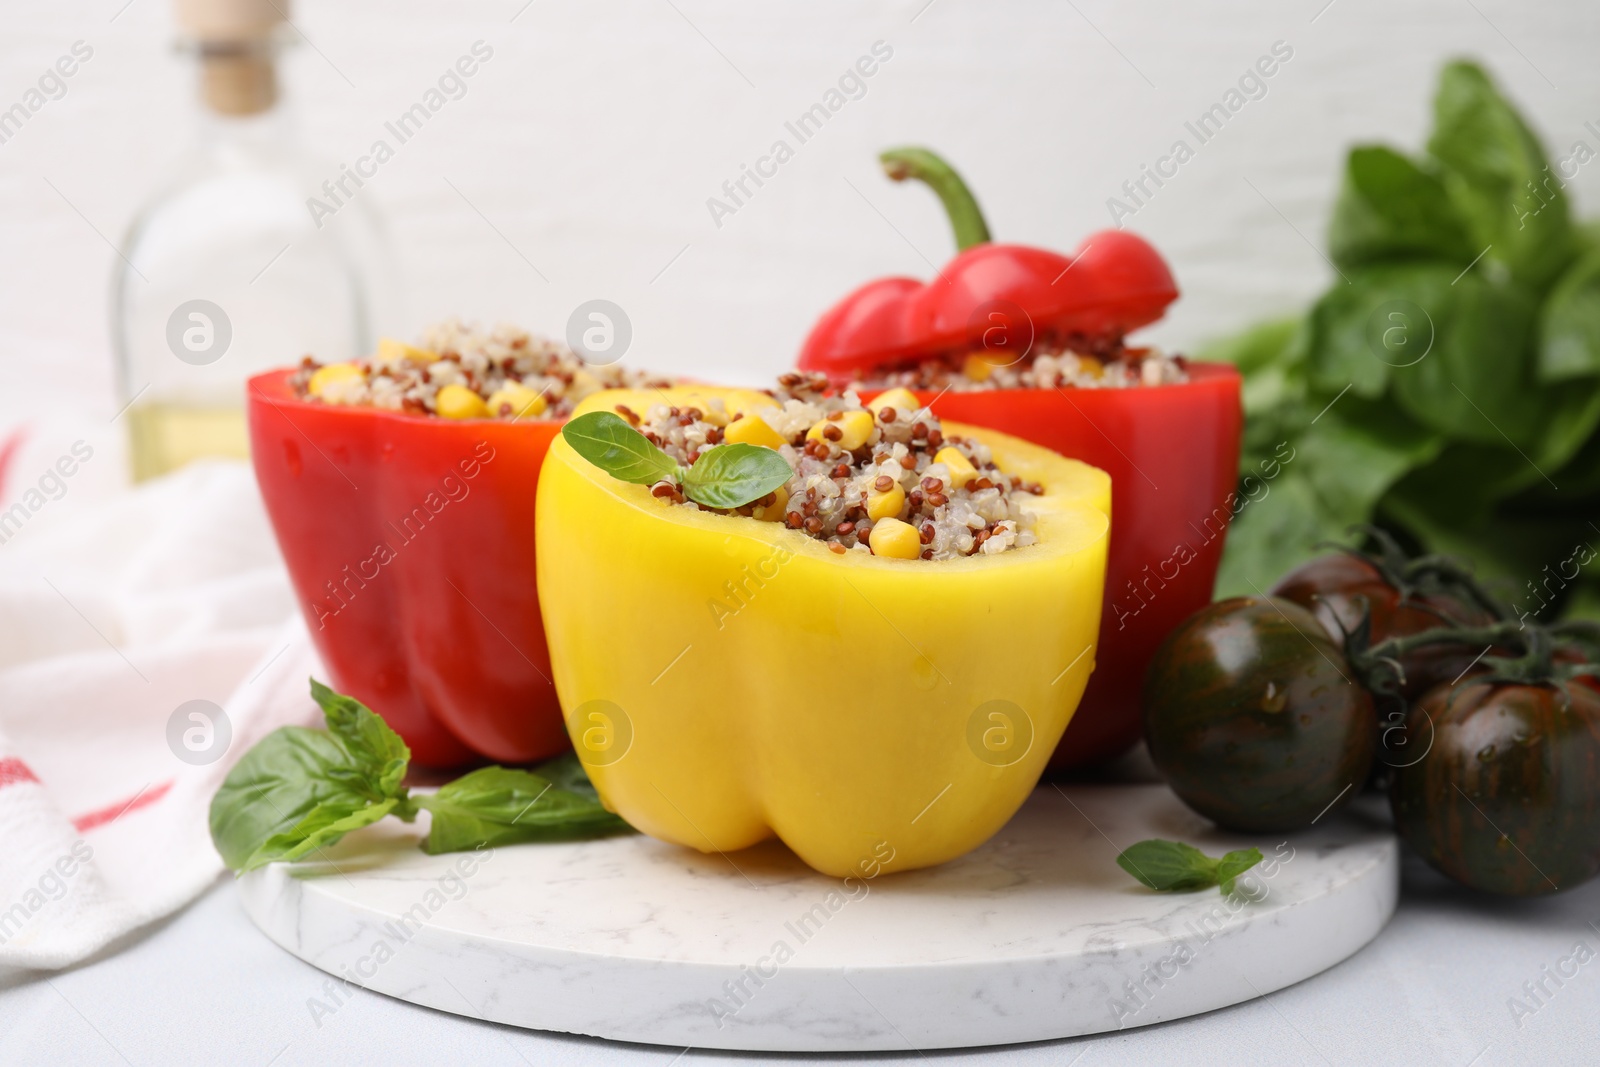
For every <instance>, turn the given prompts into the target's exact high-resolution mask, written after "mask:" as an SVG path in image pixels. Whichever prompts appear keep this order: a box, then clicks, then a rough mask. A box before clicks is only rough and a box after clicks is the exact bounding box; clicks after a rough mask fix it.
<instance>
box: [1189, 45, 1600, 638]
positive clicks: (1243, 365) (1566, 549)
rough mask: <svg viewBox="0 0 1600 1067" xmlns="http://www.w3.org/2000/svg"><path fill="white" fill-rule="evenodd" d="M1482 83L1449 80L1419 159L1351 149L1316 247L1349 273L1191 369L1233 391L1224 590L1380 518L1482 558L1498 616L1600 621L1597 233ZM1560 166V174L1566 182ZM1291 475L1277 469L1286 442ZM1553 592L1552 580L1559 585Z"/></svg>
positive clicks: (1467, 77) (1457, 73)
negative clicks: (1305, 306) (1498, 595)
mask: <svg viewBox="0 0 1600 1067" xmlns="http://www.w3.org/2000/svg"><path fill="white" fill-rule="evenodd" d="M1594 156H1595V152H1594V150H1593V148H1592V147H1591V146H1589V145H1587V144H1586V143H1582V142H1580V143H1579V144H1575V145H1574V146H1573V150H1572V153H1571V154H1570V155H1569V156H1567V157H1566V159H1564V160H1563V162H1562V165H1561V167H1560V168H1552V167H1551V166H1550V165H1549V163H1548V161H1547V159H1546V157H1545V154H1544V151H1543V149H1542V148H1541V146H1540V144H1539V141H1538V139H1537V138H1536V137H1535V136H1534V134H1533V132H1532V131H1531V130H1530V129H1529V128H1528V126H1527V124H1526V123H1525V122H1524V121H1523V120H1522V118H1521V116H1520V115H1518V113H1517V111H1516V109H1515V108H1513V107H1512V106H1511V104H1510V103H1509V102H1508V101H1507V100H1506V99H1505V98H1504V97H1503V96H1501V95H1500V93H1499V92H1498V91H1497V90H1496V88H1495V86H1494V84H1493V83H1492V82H1491V81H1490V79H1489V77H1488V76H1487V75H1486V74H1485V73H1484V72H1483V70H1482V69H1480V68H1479V67H1477V66H1476V65H1474V64H1472V63H1469V62H1462V61H1458V62H1453V63H1451V64H1449V65H1448V66H1446V67H1445V69H1444V71H1443V73H1442V75H1441V77H1440V80H1439V88H1438V93H1437V95H1436V96H1435V98H1434V129H1433V134H1432V136H1431V137H1430V138H1429V140H1428V145H1427V153H1426V155H1424V156H1421V157H1412V156H1408V155H1405V154H1403V153H1401V152H1397V151H1395V150H1393V149H1391V148H1387V147H1383V146H1377V145H1374V146H1362V147H1358V148H1355V149H1354V150H1352V151H1351V153H1350V156H1349V160H1348V162H1347V164H1346V167H1345V173H1344V182H1343V188H1342V189H1341V190H1340V193H1339V199H1338V202H1337V203H1336V204H1335V206H1334V211H1333V218H1332V221H1331V223H1330V225H1329V230H1328V255H1329V257H1330V258H1331V259H1332V261H1333V263H1334V264H1335V265H1336V267H1337V269H1338V273H1339V275H1340V277H1337V278H1335V279H1334V280H1333V282H1332V284H1331V285H1330V286H1329V288H1328V291H1327V293H1326V294H1325V295H1323V297H1322V298H1321V299H1320V300H1318V301H1317V302H1316V304H1315V305H1314V306H1313V307H1312V308H1311V310H1310V311H1309V313H1307V314H1306V315H1304V316H1303V317H1301V318H1297V319H1293V320H1288V321H1278V322H1269V323H1264V324H1262V325H1259V326H1257V327H1255V328H1254V329H1252V330H1250V331H1248V332H1247V333H1245V334H1244V335H1243V336H1241V337H1237V338H1235V339H1232V340H1230V341H1227V342H1224V343H1222V344H1219V345H1216V346H1214V347H1212V348H1211V349H1210V350H1209V351H1206V352H1205V353H1203V355H1204V358H1208V359H1220V360H1226V361H1229V362H1233V363H1236V364H1237V365H1238V366H1239V368H1240V370H1241V371H1242V372H1243V374H1244V378H1245V389H1244V396H1245V412H1246V430H1245V448H1244V458H1243V462H1242V466H1241V477H1242V478H1247V476H1249V477H1254V478H1256V479H1262V478H1263V477H1264V474H1263V472H1267V473H1269V474H1271V475H1273V477H1272V478H1271V480H1270V483H1268V487H1267V490H1266V492H1267V494H1268V495H1270V496H1271V497H1276V498H1277V499H1275V500H1272V501H1270V502H1268V501H1267V500H1266V499H1265V498H1264V497H1262V495H1261V493H1262V490H1261V488H1260V487H1259V485H1252V484H1251V483H1250V482H1249V481H1248V480H1246V481H1244V482H1243V483H1242V485H1241V499H1245V496H1244V492H1243V490H1244V489H1246V488H1251V489H1253V490H1254V492H1253V494H1252V497H1253V499H1254V500H1255V501H1258V502H1257V503H1251V504H1250V505H1248V506H1245V507H1242V508H1239V509H1238V514H1237V518H1236V520H1235V524H1234V527H1233V529H1232V531H1231V532H1230V534H1229V536H1228V550H1227V555H1226V557H1225V559H1224V563H1223V572H1222V576H1221V578H1220V580H1219V586H1220V588H1219V594H1222V595H1231V594H1236V593H1249V592H1251V591H1252V588H1255V589H1265V588H1266V587H1267V586H1268V585H1270V584H1271V583H1272V581H1273V580H1274V579H1275V578H1276V577H1277V576H1278V575H1280V574H1282V573H1283V572H1284V571H1286V570H1287V569H1289V568H1290V567H1292V566H1294V565H1296V564H1298V563H1300V562H1302V561H1303V560H1304V559H1305V558H1307V557H1308V556H1309V555H1311V554H1312V553H1313V552H1314V550H1313V548H1312V546H1313V544H1314V543H1316V542H1318V541H1322V540H1326V539H1327V538H1329V537H1332V536H1335V535H1337V534H1338V533H1340V532H1341V531H1343V530H1344V529H1345V528H1346V527H1347V526H1349V525H1350V524H1352V523H1357V522H1369V521H1374V522H1377V523H1378V524H1380V525H1382V526H1385V527H1387V528H1389V529H1390V530H1391V531H1393V532H1395V533H1396V534H1397V535H1399V536H1400V537H1401V538H1402V540H1405V541H1409V542H1411V544H1412V547H1414V548H1417V549H1421V550H1426V551H1435V552H1448V553H1452V554H1457V555H1462V556H1466V557H1469V558H1472V559H1475V560H1476V561H1478V566H1479V568H1480V571H1481V572H1482V573H1483V575H1484V576H1485V577H1487V578H1489V579H1491V580H1498V581H1499V582H1501V583H1502V588H1503V591H1504V593H1505V595H1506V596H1507V598H1508V599H1510V600H1513V601H1516V602H1517V603H1519V604H1521V605H1522V607H1523V608H1524V609H1526V610H1531V611H1535V612H1538V613H1540V614H1544V615H1550V614H1553V613H1555V612H1558V611H1562V610H1565V611H1566V612H1568V613H1577V614H1586V615H1594V614H1600V563H1597V561H1596V551H1595V548H1593V547H1589V546H1600V433H1597V432H1596V427H1597V424H1600V231H1596V230H1595V229H1592V228H1589V227H1584V226H1579V225H1577V224H1575V223H1574V221H1573V219H1572V214H1571V209H1570V207H1569V204H1568V201H1567V197H1566V194H1565V192H1564V182H1563V178H1565V177H1571V173H1572V170H1573V168H1574V166H1581V165H1582V164H1583V163H1586V162H1588V160H1590V159H1592V158H1594ZM1563 171H1565V172H1566V173H1563ZM1284 442H1287V443H1288V444H1289V445H1290V446H1291V447H1292V449H1293V451H1292V453H1287V454H1291V455H1292V456H1293V459H1292V460H1290V461H1289V462H1287V463H1282V462H1278V463H1274V462H1273V459H1274V457H1275V453H1276V457H1275V458H1276V459H1277V460H1279V461H1281V460H1282V457H1283V455H1284V454H1286V453H1277V452H1276V450H1277V449H1279V448H1280V447H1281V445H1282V443H1284ZM1552 579H1554V580H1552Z"/></svg>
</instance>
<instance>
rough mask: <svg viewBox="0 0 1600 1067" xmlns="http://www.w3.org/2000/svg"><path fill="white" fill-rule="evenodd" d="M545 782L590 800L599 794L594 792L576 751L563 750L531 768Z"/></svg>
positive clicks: (592, 784)
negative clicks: (553, 757)
mask: <svg viewBox="0 0 1600 1067" xmlns="http://www.w3.org/2000/svg"><path fill="white" fill-rule="evenodd" d="M533 773H534V774H537V775H538V776H539V777H540V778H543V779H544V780H545V781H547V782H552V783H554V784H555V787H556V788H557V789H565V790H566V791H567V792H569V793H577V794H579V795H580V796H585V797H588V798H589V799H590V800H596V801H597V800H599V799H600V794H599V793H598V792H596V790H595V788H594V783H593V782H591V781H589V775H588V773H587V772H586V771H584V769H583V763H582V762H581V761H580V760H579V759H578V754H577V753H576V752H565V753H562V754H561V755H559V756H557V757H556V758H555V759H553V760H546V761H545V762H544V763H541V764H539V765H538V766H537V767H535V768H534V769H533Z"/></svg>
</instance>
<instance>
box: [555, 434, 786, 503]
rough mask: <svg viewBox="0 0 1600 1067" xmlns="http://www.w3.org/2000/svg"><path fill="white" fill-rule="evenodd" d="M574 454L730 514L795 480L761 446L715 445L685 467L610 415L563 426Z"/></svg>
mask: <svg viewBox="0 0 1600 1067" xmlns="http://www.w3.org/2000/svg"><path fill="white" fill-rule="evenodd" d="M561 436H562V437H564V438H566V440H567V443H568V444H569V445H571V446H572V449H573V451H575V452H577V453H578V455H580V456H582V457H583V458H584V459H586V460H588V461H589V462H590V463H593V464H594V465H595V466H596V467H599V468H600V469H601V470H603V471H605V472H606V473H607V474H609V475H611V476H612V477H613V478H617V479H620V480H621V481H624V482H633V483H634V484H636V485H654V484H656V483H657V482H661V481H672V482H675V483H677V484H678V485H681V486H682V487H683V495H684V496H686V497H688V498H689V499H690V500H693V501H694V502H695V503H697V504H704V505H705V506H706V507H708V508H721V509H723V510H731V509H733V508H738V507H743V506H744V505H746V504H749V503H751V502H752V501H756V500H760V499H761V498H762V497H764V496H766V495H767V494H768V493H770V492H772V491H773V490H774V489H777V488H779V487H780V486H782V485H783V484H784V483H785V482H787V481H788V480H789V479H790V478H792V477H793V476H794V469H793V468H792V467H790V466H789V463H788V461H787V460H785V459H784V458H783V457H782V456H780V455H779V454H778V453H777V452H776V451H774V450H773V449H770V448H763V447H762V446H760V445H751V444H732V445H714V446H712V447H711V448H708V449H707V450H706V451H704V452H702V453H700V458H699V459H697V460H695V462H694V464H693V465H692V466H689V467H680V466H679V465H678V464H677V463H674V462H673V461H672V457H670V456H668V455H667V454H666V453H665V452H663V451H662V450H661V449H659V448H657V447H656V446H655V445H653V444H651V443H650V439H649V438H647V437H645V435H644V434H642V433H640V432H639V431H638V430H635V429H634V428H633V427H632V426H630V425H628V422H627V420H626V419H623V418H622V417H620V416H618V415H615V414H613V413H611V412H609V411H591V412H589V413H588V414H587V415H579V416H578V417H577V418H575V419H573V420H572V421H571V422H569V423H567V424H566V425H565V426H563V427H562V428H561Z"/></svg>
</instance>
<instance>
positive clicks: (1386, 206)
mask: <svg viewBox="0 0 1600 1067" xmlns="http://www.w3.org/2000/svg"><path fill="white" fill-rule="evenodd" d="M1482 247H1483V246H1482V245H1478V246H1476V247H1475V246H1474V245H1473V244H1472V237H1471V235H1470V234H1469V233H1468V229H1467V221H1466V219H1465V218H1463V217H1462V215H1461V213H1460V211H1458V210H1457V208H1456V205H1455V204H1454V203H1452V202H1451V200H1450V197H1449V194H1447V193H1446V192H1445V188H1444V184H1443V183H1442V182H1440V181H1439V179H1438V178H1436V177H1435V176H1434V175H1432V174H1429V173H1428V172H1426V171H1424V170H1423V169H1422V168H1421V167H1419V166H1417V164H1416V163H1414V162H1412V161H1411V160H1410V159H1409V158H1407V157H1406V156H1403V155H1401V154H1400V153H1399V152H1396V151H1394V150H1393V149H1392V148H1384V147H1382V146H1377V145H1369V146H1364V147H1360V148H1355V149H1352V150H1351V152H1350V156H1349V159H1348V160H1347V162H1346V163H1345V172H1344V185H1343V187H1342V188H1341V189H1340V190H1339V199H1338V200H1337V201H1336V202H1335V203H1334V207H1333V220H1332V221H1331V222H1330V223H1329V224H1328V255H1329V257H1330V258H1332V260H1333V261H1334V262H1335V263H1337V264H1338V265H1339V266H1340V267H1341V268H1343V269H1345V270H1352V269H1354V268H1356V267H1362V266H1366V265H1368V264H1371V263H1374V262H1378V261H1381V260H1395V259H1413V258H1422V259H1443V260H1446V261H1448V262H1451V263H1454V264H1457V269H1458V270H1459V269H1460V268H1461V267H1465V266H1466V265H1467V264H1469V263H1471V262H1472V258H1473V257H1474V256H1476V255H1477V254H1478V251H1479V249H1481V248H1482Z"/></svg>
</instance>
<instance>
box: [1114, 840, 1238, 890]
mask: <svg viewBox="0 0 1600 1067" xmlns="http://www.w3.org/2000/svg"><path fill="white" fill-rule="evenodd" d="M1260 862H1261V850H1260V849H1258V848H1241V849H1236V850H1234V851H1233V852H1229V853H1227V854H1226V855H1224V856H1223V857H1222V858H1221V859H1212V858H1211V857H1210V856H1208V855H1206V854H1205V853H1204V852H1201V851H1200V850H1199V849H1197V848H1195V847H1194V846H1193V845H1186V844H1184V843H1183V842H1181V841H1163V840H1161V839H1160V838H1151V839H1150V840H1149V841H1140V842H1139V843H1138V844H1137V845H1133V846H1132V847H1130V848H1127V849H1124V850H1123V851H1122V853H1121V854H1120V855H1119V856H1117V866H1118V867H1121V868H1122V869H1123V870H1125V871H1127V872H1128V873H1129V874H1131V875H1133V876H1134V877H1135V878H1137V879H1138V880H1139V881H1140V882H1141V883H1143V884H1144V885H1145V886H1147V887H1149V888H1151V889H1154V890H1156V891H1157V892H1160V893H1173V892H1187V891H1192V890H1196V889H1209V888H1211V887H1212V886H1214V885H1217V886H1221V887H1222V891H1223V893H1232V892H1233V882H1234V879H1236V878H1238V877H1239V876H1240V875H1241V874H1243V873H1244V872H1245V871H1248V870H1249V869H1250V868H1251V867H1254V866H1255V865H1256V864H1258V863H1260Z"/></svg>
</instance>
